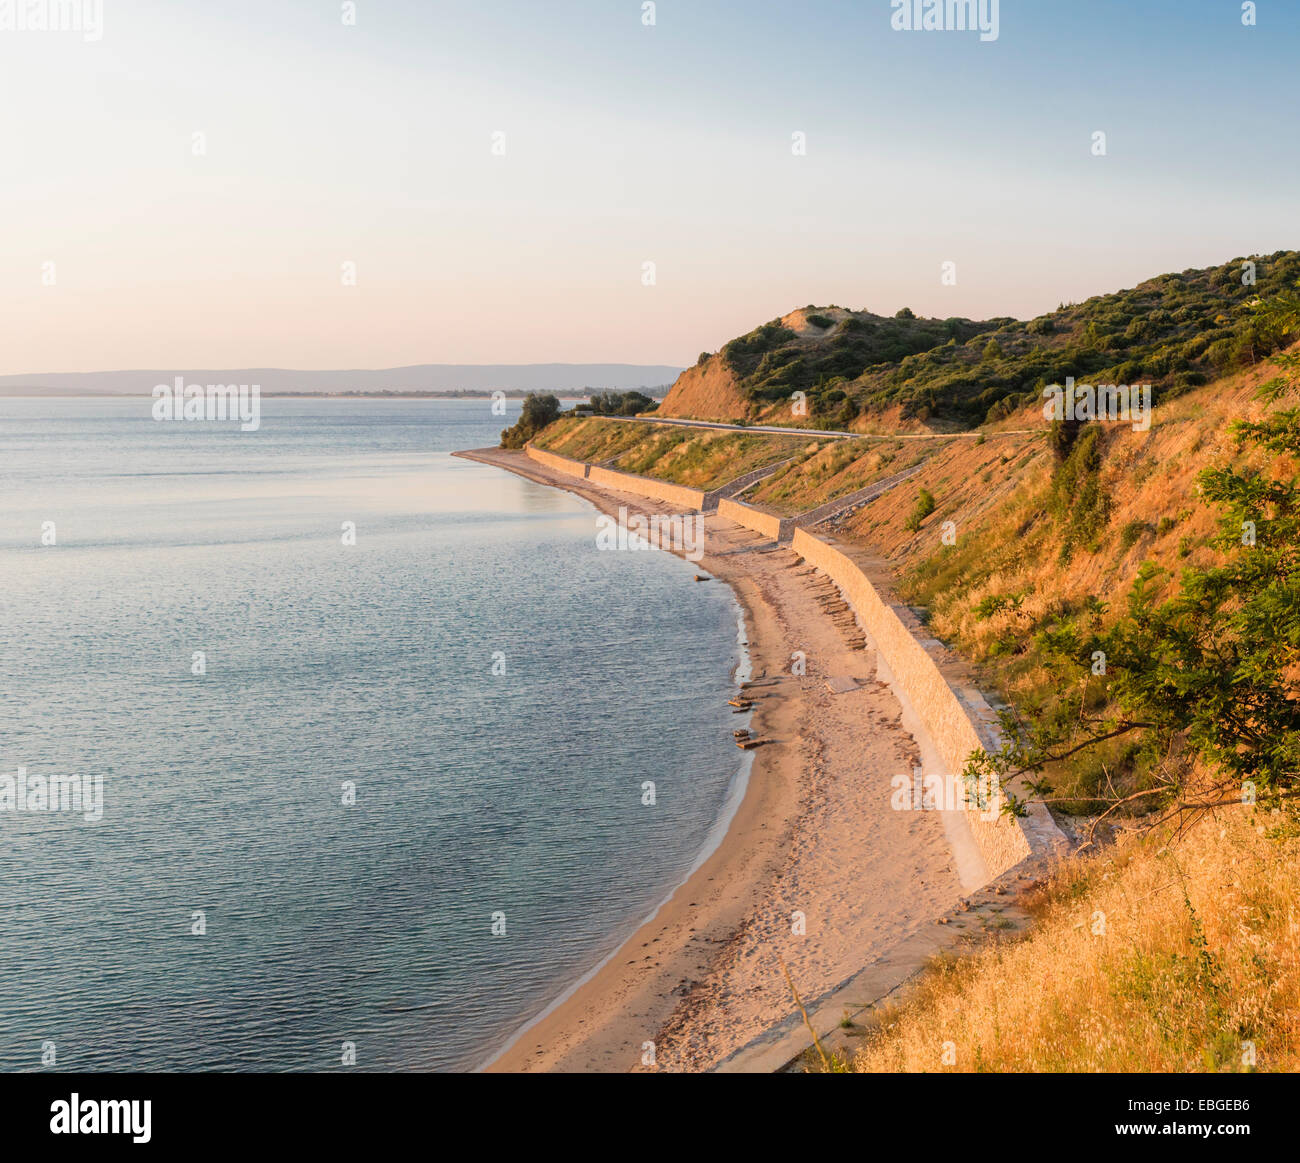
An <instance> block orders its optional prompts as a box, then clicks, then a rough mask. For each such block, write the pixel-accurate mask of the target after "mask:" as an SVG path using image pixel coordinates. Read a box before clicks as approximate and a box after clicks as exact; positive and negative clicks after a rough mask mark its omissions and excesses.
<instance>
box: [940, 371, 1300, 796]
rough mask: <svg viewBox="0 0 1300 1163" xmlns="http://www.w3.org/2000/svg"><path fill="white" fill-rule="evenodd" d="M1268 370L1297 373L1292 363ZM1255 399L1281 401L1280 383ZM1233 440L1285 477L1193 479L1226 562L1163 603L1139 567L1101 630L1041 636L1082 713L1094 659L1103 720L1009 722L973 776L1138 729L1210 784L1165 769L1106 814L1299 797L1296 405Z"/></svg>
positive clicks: (1150, 575)
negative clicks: (1198, 768)
mask: <svg viewBox="0 0 1300 1163" xmlns="http://www.w3.org/2000/svg"><path fill="white" fill-rule="evenodd" d="M1274 362H1276V363H1277V364H1278V365H1279V366H1281V367H1282V368H1284V369H1288V370H1290V369H1294V367H1295V360H1294V358H1293V357H1287V356H1283V357H1280V358H1278V359H1276V360H1275V361H1274ZM1288 384H1289V386H1291V387H1294V386H1295V381H1293V380H1292V381H1288ZM1263 394H1264V395H1265V397H1266V398H1271V399H1275V398H1277V396H1278V395H1279V394H1280V389H1279V387H1278V384H1277V382H1274V383H1271V384H1269V385H1266V387H1265V389H1264V392H1263ZM1232 432H1233V435H1234V436H1235V438H1236V440H1237V442H1238V445H1239V446H1241V445H1248V444H1249V445H1254V446H1255V447H1256V448H1257V449H1259V450H1260V451H1262V452H1271V453H1273V454H1274V463H1273V465H1272V466H1271V467H1272V468H1273V470H1274V474H1276V473H1281V474H1283V475H1282V477H1281V479H1274V476H1273V475H1270V474H1269V473H1267V472H1260V471H1252V470H1249V469H1237V468H1233V467H1231V466H1225V467H1219V468H1211V469H1206V470H1205V471H1204V472H1202V473H1201V476H1200V478H1199V481H1200V490H1201V495H1202V497H1203V498H1204V499H1205V500H1206V501H1208V502H1209V503H1211V504H1213V505H1216V506H1218V508H1219V509H1220V510H1221V518H1220V528H1219V533H1218V535H1217V537H1216V538H1215V540H1214V544H1215V545H1216V547H1217V548H1218V549H1219V550H1220V551H1221V552H1222V554H1223V561H1222V564H1219V565H1216V566H1213V567H1211V568H1203V569H1189V570H1186V571H1185V572H1184V573H1183V575H1182V578H1181V582H1180V587H1179V589H1178V592H1177V593H1176V594H1175V595H1174V596H1173V597H1172V598H1169V599H1167V600H1165V601H1163V602H1161V601H1158V600H1157V590H1158V583H1159V582H1160V581H1161V577H1162V575H1161V571H1159V570H1158V569H1157V568H1156V567H1155V566H1154V565H1153V564H1151V563H1147V564H1146V565H1145V566H1143V568H1142V569H1141V571H1140V572H1139V574H1138V577H1137V579H1136V581H1135V582H1134V584H1133V587H1132V590H1131V592H1130V593H1129V596H1128V603H1127V610H1126V612H1125V613H1124V615H1123V616H1122V617H1121V618H1120V619H1119V621H1118V622H1116V623H1115V625H1113V626H1112V627H1111V628H1110V629H1109V630H1107V631H1104V632H1103V631H1100V630H1098V629H1095V628H1093V629H1084V628H1083V627H1081V626H1080V625H1079V624H1078V623H1077V622H1075V621H1068V620H1067V621H1066V622H1064V623H1063V624H1061V625H1060V626H1058V627H1057V628H1056V629H1054V630H1052V631H1050V632H1049V633H1047V634H1046V635H1045V636H1044V640H1043V645H1044V646H1045V647H1046V648H1047V650H1048V652H1049V654H1050V655H1051V656H1052V658H1053V659H1054V664H1055V666H1056V667H1057V668H1058V670H1059V672H1060V675H1061V679H1060V681H1061V682H1063V683H1065V682H1068V681H1069V679H1070V672H1071V671H1073V675H1074V677H1075V680H1076V685H1077V681H1078V679H1080V678H1082V681H1083V683H1084V684H1085V705H1086V684H1087V683H1088V682H1090V681H1092V680H1091V679H1090V678H1089V677H1088V675H1089V670H1088V668H1087V666H1086V664H1083V663H1082V660H1083V659H1090V660H1093V663H1092V672H1091V673H1092V674H1094V675H1095V674H1097V673H1098V672H1097V671H1096V665H1097V664H1096V660H1097V659H1099V658H1100V659H1101V660H1102V662H1101V667H1102V670H1101V681H1102V683H1103V685H1104V687H1105V694H1106V702H1105V704H1104V708H1103V712H1104V713H1102V714H1100V715H1099V716H1095V717H1091V718H1089V717H1086V716H1085V715H1084V713H1083V710H1082V709H1081V711H1080V715H1079V718H1078V719H1077V720H1073V719H1071V720H1069V721H1062V720H1060V719H1051V720H1049V719H1044V720H1042V721H1040V722H1038V723H1035V724H1032V725H1030V726H1028V727H1026V725H1025V724H1022V723H1019V722H1017V721H1016V720H1015V717H1014V716H1013V715H1011V714H1010V713H1005V714H1004V716H1003V726H1004V728H1006V732H1007V742H1006V744H1005V746H1004V747H1003V750H1002V751H1001V752H1000V753H998V754H996V755H990V754H983V753H980V752H976V753H974V754H973V755H972V756H971V758H970V761H969V762H968V764H967V767H966V772H965V774H966V776H967V779H968V781H971V782H972V783H973V784H974V785H978V784H979V783H980V781H982V780H987V779H988V778H989V777H990V776H996V777H997V778H998V780H999V781H1006V780H1008V779H1012V778H1014V777H1017V776H1030V775H1032V776H1035V777H1038V776H1041V773H1042V772H1043V770H1044V768H1045V766H1046V765H1047V764H1048V763H1049V762H1052V761H1054V760H1061V759H1065V758H1068V757H1069V756H1071V755H1074V754H1076V753H1078V752H1080V751H1082V750H1084V749H1086V748H1089V747H1093V746H1096V745H1097V744H1099V743H1101V742H1103V741H1104V740H1108V739H1114V738H1116V737H1118V736H1122V735H1127V734H1129V733H1130V732H1141V733H1143V734H1145V735H1146V736H1147V737H1148V738H1149V739H1150V741H1151V742H1153V743H1154V744H1155V745H1156V746H1157V748H1158V749H1159V751H1160V753H1161V754H1163V755H1170V754H1172V753H1173V752H1175V751H1176V750H1177V749H1176V748H1175V747H1174V744H1175V743H1176V742H1179V743H1181V744H1182V745H1184V746H1185V747H1186V749H1187V750H1188V751H1189V752H1190V754H1191V756H1192V757H1194V758H1198V759H1200V760H1202V761H1203V763H1204V764H1205V765H1206V767H1207V768H1208V769H1209V770H1210V771H1211V772H1212V776H1211V782H1210V784H1209V786H1197V787H1195V788H1192V787H1189V786H1187V784H1186V771H1187V766H1188V765H1186V764H1179V763H1174V762H1169V763H1164V764H1162V766H1161V768H1160V770H1159V771H1158V773H1157V779H1156V783H1155V786H1154V787H1151V788H1144V789H1141V790H1138V791H1135V792H1130V793H1127V794H1122V795H1121V794H1119V793H1115V794H1113V795H1111V796H1109V797H1106V798H1102V799H1100V800H1099V801H1098V802H1099V803H1101V804H1102V805H1104V806H1105V811H1104V812H1103V813H1102V815H1103V818H1104V817H1105V816H1106V815H1109V814H1110V813H1111V812H1113V811H1115V810H1117V809H1118V808H1119V807H1121V806H1122V805H1124V804H1126V803H1130V802H1134V801H1138V800H1150V801H1151V802H1152V803H1153V805H1154V806H1156V807H1162V808H1164V809H1165V814H1164V815H1163V816H1162V817H1161V818H1162V819H1164V818H1168V817H1169V816H1170V815H1178V814H1181V813H1186V812H1191V813H1199V812H1201V811H1204V810H1206V809H1208V808H1210V807H1213V806H1215V805H1216V804H1220V803H1229V802H1237V801H1240V800H1242V799H1251V800H1254V801H1256V802H1263V803H1270V804H1276V803H1279V802H1281V801H1283V800H1287V799H1290V798H1292V797H1294V796H1295V795H1297V794H1298V793H1300V478H1297V477H1296V476H1295V473H1294V468H1293V467H1291V466H1294V465H1295V464H1296V463H1297V462H1300V408H1291V409H1288V410H1282V411H1277V412H1274V413H1273V414H1271V415H1269V416H1267V417H1266V418H1265V419H1263V420H1260V421H1253V422H1248V421H1239V422H1237V423H1236V424H1234V425H1233V427H1232ZM1288 472H1289V473H1290V475H1289V477H1288V476H1287V475H1286V474H1287V473H1288ZM1081 668H1082V669H1081ZM1062 689H1064V688H1062ZM1028 787H1029V790H1030V792H1031V793H1032V794H1033V796H1035V797H1037V798H1040V799H1042V800H1049V799H1050V798H1051V794H1052V787H1051V785H1050V784H1049V783H1048V782H1046V781H1045V780H1043V779H1041V778H1037V779H1031V780H1030V781H1029V782H1028ZM1029 802H1030V800H1029V799H1028V798H1024V799H1022V798H1020V796H1019V794H1018V793H1016V792H1014V791H1008V792H1007V803H1006V807H1005V810H1006V811H1009V812H1010V813H1012V814H1023V812H1024V808H1025V805H1026V804H1027V803H1029Z"/></svg>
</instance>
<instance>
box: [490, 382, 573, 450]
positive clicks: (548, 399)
mask: <svg viewBox="0 0 1300 1163" xmlns="http://www.w3.org/2000/svg"><path fill="white" fill-rule="evenodd" d="M559 415H560V401H559V400H558V399H557V398H556V397H555V396H552V395H549V394H542V393H539V392H529V393H528V395H526V396H525V397H524V406H523V411H522V412H520V414H519V419H518V420H516V421H515V423H514V424H512V425H511V426H510V427H509V428H505V429H502V432H501V447H502V448H523V446H524V445H525V444H527V443H528V442H529V441H530V440H531V439H532V438H533V437H534V436H536V435H537V434H538V433H539V432H540V431H541V430H542V429H543V428H545V427H546V426H547V425H548V424H551V423H554V421H555V420H557V419H558V418H559Z"/></svg>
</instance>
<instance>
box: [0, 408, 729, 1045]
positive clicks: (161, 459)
mask: <svg viewBox="0 0 1300 1163" xmlns="http://www.w3.org/2000/svg"><path fill="white" fill-rule="evenodd" d="M149 404H150V401H148V400H80V399H78V400H42V401H36V400H13V399H8V400H5V399H0V775H4V774H7V773H8V774H12V773H14V772H15V771H16V769H17V768H18V767H19V766H23V767H25V768H26V769H27V771H28V773H29V775H30V774H36V773H40V774H44V775H47V776H49V775H55V774H60V775H62V774H79V775H80V774H98V775H102V777H103V783H104V817H103V819H102V820H101V821H100V822H98V823H88V822H86V821H84V820H83V819H82V818H81V817H80V816H76V815H72V814H71V813H53V812H46V813H37V812H14V811H0V980H3V988H0V1069H5V1070H22V1069H37V1068H39V1067H40V1055H41V1048H42V1043H44V1042H53V1043H54V1044H55V1047H56V1052H57V1066H58V1068H60V1069H67V1070H100V1069H115V1070H206V1069H217V1070H315V1069H331V1068H336V1067H338V1065H339V1062H340V1055H341V1053H342V1043H343V1042H344V1041H345V1040H346V1041H351V1042H354V1043H355V1044H356V1048H357V1049H356V1053H357V1068H359V1069H460V1068H466V1067H470V1066H473V1065H476V1064H478V1063H480V1062H482V1061H483V1060H484V1059H485V1058H487V1057H489V1056H490V1054H491V1053H492V1052H493V1051H494V1050H496V1049H497V1048H498V1047H499V1046H500V1045H501V1044H502V1042H503V1041H504V1040H505V1039H506V1038H507V1036H508V1035H509V1034H510V1033H512V1032H514V1030H515V1029H516V1028H517V1027H518V1026H519V1025H520V1023H521V1022H522V1021H523V1020H524V1019H526V1018H528V1017H530V1016H531V1015H533V1014H535V1013H537V1012H538V1011H540V1010H541V1009H542V1008H543V1007H544V1006H545V1005H546V1004H547V1003H548V1002H550V1001H551V1000H552V999H553V998H554V997H555V996H556V995H557V994H558V993H559V992H560V991H561V990H562V989H563V988H564V987H565V986H566V985H568V984H569V983H571V982H572V981H573V980H574V979H575V978H576V977H577V976H578V975H579V974H581V973H583V972H585V971H586V970H588V969H589V968H591V966H592V965H593V964H594V963H595V962H596V961H598V960H599V959H600V958H601V957H602V956H604V955H606V954H607V953H608V952H609V951H610V950H611V949H612V948H613V946H614V945H615V944H616V943H617V941H618V939H619V938H620V937H622V936H624V935H626V933H627V932H628V930H629V929H630V928H631V927H633V926H634V925H635V924H636V923H637V922H638V921H639V920H641V919H642V918H643V917H644V916H645V915H646V914H647V913H648V912H649V911H650V910H651V909H652V908H653V907H654V906H655V905H656V904H657V903H658V902H659V901H660V900H661V899H662V898H663V897H664V896H665V895H666V893H667V892H668V891H669V890H670V888H671V887H672V885H674V884H675V883H677V882H678V881H679V880H680V878H681V876H682V875H683V874H684V873H685V872H686V871H687V870H688V869H689V867H690V866H691V864H692V863H693V862H694V860H695V858H696V856H697V855H698V852H699V850H700V848H701V846H702V845H703V844H704V843H705V841H706V838H707V836H708V833H709V832H710V830H711V828H712V826H713V824H714V822H715V820H716V819H717V817H718V814H719V812H720V811H721V809H722V806H723V804H724V801H725V799H726V795H727V791H728V787H729V785H730V784H731V783H732V782H733V780H734V779H735V777H736V772H737V769H738V758H737V752H736V750H735V748H734V746H733V745H732V743H731V739H730V731H729V730H728V729H727V728H729V727H730V726H731V725H732V723H731V720H730V718H729V716H725V715H723V714H722V711H723V710H724V709H725V707H724V705H723V704H724V703H725V700H726V698H727V697H729V691H730V690H731V687H730V679H731V670H732V667H733V666H734V665H735V663H736V661H737V652H738V647H737V609H736V607H735V604H734V601H733V599H732V597H731V595H730V593H729V591H727V590H726V589H725V588H723V587H722V586H720V585H718V584H716V583H713V584H709V585H697V584H696V583H695V582H694V581H693V580H692V575H693V573H694V568H693V567H692V566H691V565H690V564H689V563H686V562H682V561H680V560H678V559H677V558H674V557H672V556H670V555H668V554H664V553H655V552H639V553H635V552H623V553H619V552H598V551H597V550H596V548H595V531H596V526H595V514H594V512H593V510H591V509H590V508H589V507H588V506H587V505H586V504H584V503H583V502H582V501H580V500H578V499H577V498H575V497H573V496H571V495H569V494H567V493H562V492H559V491H557V490H552V489H547V488H544V487H542V486H539V485H535V484H532V483H531V482H528V481H525V480H522V479H520V478H518V477H514V476H512V475H510V474H507V473H504V472H500V471H498V470H495V469H491V468H488V467H486V466H482V465H476V464H472V463H469V462H465V461H461V460H456V459H453V458H451V457H449V456H448V455H447V453H448V452H449V451H450V450H452V449H456V448H472V447H481V446H483V445H487V444H492V443H495V441H496V437H497V434H498V433H499V431H500V429H501V428H502V427H503V425H504V424H505V423H508V422H511V421H512V420H513V417H514V415H515V414H516V413H517V405H516V406H512V408H511V416H509V417H507V418H506V419H505V420H503V419H502V418H501V417H493V416H492V415H491V414H490V412H489V408H488V404H487V403H486V402H485V401H452V402H434V401H326V400H288V399H269V400H264V401H263V402H262V427H261V430H260V431H258V432H253V433H240V432H239V429H238V425H237V424H233V423H232V424H226V423H213V424H197V423H172V424H160V423H155V422H153V421H152V419H151V418H150V415H149ZM47 521H53V522H54V527H55V534H56V537H57V544H55V545H54V546H42V545H41V544H40V540H41V531H42V523H43V522H47ZM343 522H353V523H355V526H356V544H355V545H354V546H345V545H343V544H342V543H341V538H342V531H341V527H342V524H343ZM196 651H201V652H203V653H204V655H205V656H206V674H204V675H201V676H199V675H194V674H192V673H191V670H192V662H193V656H194V653H195V652H196ZM495 652H500V654H502V655H504V662H505V669H506V673H505V674H504V675H493V673H492V669H493V655H494V653H495ZM644 780H654V781H655V782H656V783H657V785H658V804H657V806H655V807H643V806H642V805H641V802H640V795H641V784H642V782H643V781H644ZM345 781H353V782H355V784H356V803H355V805H354V806H344V805H343V803H342V802H341V800H342V797H343V787H342V785H343V784H344V782H345ZM197 910H202V911H203V912H204V914H205V916H206V928H207V931H206V934H204V935H194V934H193V933H191V926H192V924H193V920H192V915H193V913H194V912H195V911H197ZM497 911H501V912H504V913H505V914H506V935H505V936H504V937H494V936H493V935H492V914H493V913H495V912H497Z"/></svg>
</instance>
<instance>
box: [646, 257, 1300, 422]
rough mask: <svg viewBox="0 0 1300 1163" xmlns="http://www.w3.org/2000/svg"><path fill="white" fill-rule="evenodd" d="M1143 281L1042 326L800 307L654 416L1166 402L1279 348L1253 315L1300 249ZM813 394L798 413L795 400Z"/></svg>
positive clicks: (830, 416)
mask: <svg viewBox="0 0 1300 1163" xmlns="http://www.w3.org/2000/svg"><path fill="white" fill-rule="evenodd" d="M1246 261H1247V260H1246V259H1245V258H1237V259H1233V260H1232V261H1230V262H1226V263H1224V264H1222V265H1221V266H1216V267H1208V268H1205V269H1203V270H1187V271H1183V272H1182V273H1180V274H1166V275H1161V276H1159V277H1157V278H1153V279H1149V280H1147V281H1146V282H1144V283H1141V284H1139V285H1138V286H1137V287H1134V288H1132V289H1130V290H1125V291H1117V292H1115V293H1113V294H1105V295H1098V296H1095V297H1093V298H1091V299H1088V300H1087V301H1085V302H1083V303H1079V304H1063V305H1062V306H1061V307H1059V308H1058V309H1057V310H1055V311H1051V312H1048V313H1047V314H1045V315H1040V316H1039V317H1037V318H1036V319H1031V320H1026V321H1018V320H1014V319H1009V318H1002V319H992V320H986V321H984V322H976V321H973V320H969V319H959V318H951V319H942V320H940V319H918V318H916V317H915V316H913V314H912V312H911V311H909V310H907V309H906V308H904V309H903V310H901V311H899V312H898V313H897V314H896V315H895V316H894V317H893V318H884V317H882V316H879V315H875V314H872V313H871V312H868V311H847V310H844V309H842V308H839V307H826V308H820V309H819V308H815V307H811V306H810V307H806V308H802V309H800V310H797V311H793V312H791V313H790V314H788V315H786V316H783V317H782V318H780V319H774V320H772V321H771V322H769V323H765V324H763V325H762V326H761V327H758V328H756V329H755V330H753V331H751V332H749V334H747V335H743V336H740V337H738V338H736V339H733V340H731V341H730V342H729V343H727V344H726V345H725V346H724V347H723V348H722V350H721V351H719V352H716V353H713V354H710V353H704V354H702V355H701V356H700V359H699V361H698V363H697V364H696V366H695V367H694V368H690V369H688V370H687V371H685V372H683V373H682V375H681V376H680V377H679V378H678V380H677V382H676V383H675V384H674V385H673V388H672V390H671V391H670V392H669V394H668V397H667V399H666V400H665V402H664V404H663V406H662V408H661V413H662V414H663V415H666V416H677V417H689V418H695V419H710V420H731V421H738V420H745V421H749V422H763V423H780V424H786V425H789V424H794V425H800V426H804V427H809V428H838V429H846V430H850V431H862V432H866V431H875V430H881V429H885V428H887V429H897V430H919V429H922V428H928V429H932V430H936V431H948V430H955V429H968V428H971V427H974V426H976V425H978V424H981V423H985V422H992V421H996V420H998V419H1001V418H1004V417H1006V416H1008V415H1010V414H1012V413H1014V412H1015V411H1017V410H1019V409H1021V408H1023V407H1025V406H1028V405H1030V404H1033V403H1035V402H1038V401H1041V392H1042V389H1043V388H1044V387H1045V386H1047V385H1048V384H1053V383H1064V381H1065V379H1066V377H1068V376H1074V377H1075V378H1076V379H1078V380H1081V381H1082V380H1085V379H1091V380H1092V381H1093V382H1097V383H1120V384H1134V383H1150V384H1152V385H1154V389H1155V392H1154V394H1155V398H1156V399H1157V400H1160V399H1171V398H1174V397H1176V396H1177V395H1180V394H1182V393H1183V392H1186V391H1188V390H1189V389H1191V388H1194V387H1197V386H1200V385H1202V384H1205V383H1208V382H1210V380H1212V379H1214V378H1216V377H1218V376H1221V375H1224V374H1226V373H1228V372H1231V371H1233V370H1234V369H1237V368H1241V367H1246V366H1249V365H1250V364H1252V363H1254V362H1256V361H1257V360H1259V359H1260V358H1262V357H1264V356H1266V355H1268V354H1269V353H1270V352H1271V351H1273V350H1274V349H1275V347H1276V340H1275V339H1273V338H1271V337H1270V335H1269V334H1268V332H1267V331H1266V329H1265V328H1264V327H1263V326H1261V324H1260V322H1259V320H1258V319H1257V318H1256V317H1255V315H1254V314H1253V312H1252V310H1251V306H1250V305H1251V303H1252V302H1253V301H1254V300H1256V299H1257V298H1259V297H1269V296H1274V295H1276V294H1278V293H1280V292H1282V291H1285V290H1289V289H1290V288H1292V287H1293V286H1294V285H1295V284H1296V282H1297V280H1300V252H1296V251H1278V252H1277V253H1276V254H1272V255H1268V256H1263V257H1256V258H1254V259H1253V260H1251V261H1252V262H1253V263H1254V272H1253V274H1254V279H1255V281H1254V283H1250V282H1248V281H1243V278H1244V276H1245V275H1246V270H1245V268H1244V266H1243V264H1244V263H1245V262H1246ZM796 391H802V392H804V393H805V395H806V397H807V401H806V404H807V410H806V414H804V415H799V414H797V413H796V412H795V411H794V410H793V408H792V404H791V401H792V394H793V393H794V392H796Z"/></svg>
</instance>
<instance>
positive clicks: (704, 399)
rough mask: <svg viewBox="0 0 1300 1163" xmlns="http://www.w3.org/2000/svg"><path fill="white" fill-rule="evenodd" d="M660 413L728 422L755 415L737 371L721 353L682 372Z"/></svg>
mask: <svg viewBox="0 0 1300 1163" xmlns="http://www.w3.org/2000/svg"><path fill="white" fill-rule="evenodd" d="M656 414H657V415H659V416H674V417H677V418H679V419H686V420H722V421H725V422H728V423H734V422H735V421H737V420H748V419H750V418H751V414H750V405H749V402H748V401H747V400H746V399H745V396H744V394H743V393H742V392H741V390H740V385H739V384H737V383H736V376H735V373H734V372H733V371H732V370H731V368H730V367H728V366H727V361H726V360H725V359H724V358H723V357H722V356H721V355H720V354H718V355H711V356H709V358H708V359H707V360H705V361H704V363H702V364H696V365H695V367H690V368H687V369H686V370H685V371H684V372H682V374H681V375H679V376H678V377H677V382H676V383H675V384H673V386H672V389H671V390H670V391H669V393H668V396H667V398H666V399H665V400H664V402H663V403H662V404H660V405H659V410H658V412H657V413H656Z"/></svg>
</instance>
